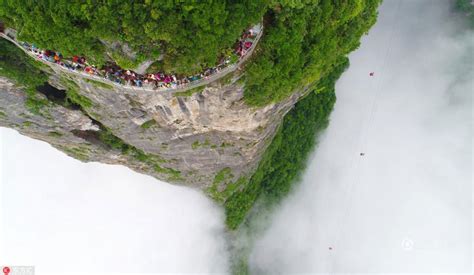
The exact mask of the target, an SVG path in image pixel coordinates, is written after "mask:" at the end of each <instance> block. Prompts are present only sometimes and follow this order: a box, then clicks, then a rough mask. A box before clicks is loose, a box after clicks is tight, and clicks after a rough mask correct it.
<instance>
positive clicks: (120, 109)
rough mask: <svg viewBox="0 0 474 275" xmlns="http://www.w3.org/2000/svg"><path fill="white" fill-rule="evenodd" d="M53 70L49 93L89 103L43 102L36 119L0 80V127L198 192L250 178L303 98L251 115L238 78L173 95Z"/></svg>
mask: <svg viewBox="0 0 474 275" xmlns="http://www.w3.org/2000/svg"><path fill="white" fill-rule="evenodd" d="M51 69H52V71H50V72H49V81H48V82H49V84H50V85H51V86H53V87H55V88H57V89H59V90H60V92H63V93H64V92H65V91H68V90H71V89H73V90H74V92H75V93H77V94H79V95H81V96H83V97H85V98H86V99H88V102H89V103H90V104H87V105H86V106H82V108H71V106H63V105H61V104H59V103H57V102H54V100H51V98H49V101H50V102H49V104H48V106H47V107H46V108H47V113H48V115H47V116H44V115H43V116H41V115H38V114H35V113H32V112H31V111H30V110H29V109H28V108H27V107H26V106H25V103H26V99H27V95H26V93H25V89H24V88H23V87H21V86H20V85H16V84H15V83H14V82H12V81H11V80H9V79H7V78H5V77H0V91H1V92H0V111H1V113H0V126H3V127H11V128H14V129H16V130H18V131H19V132H20V133H22V134H24V135H27V136H30V137H32V138H36V139H40V140H43V141H46V142H48V143H50V144H51V145H52V146H54V147H56V148H58V149H59V150H62V151H63V152H65V153H66V154H68V155H70V156H72V157H75V158H77V159H79V160H81V161H86V162H87V161H98V162H103V163H109V164H121V165H125V166H128V167H130V168H132V169H133V170H135V171H138V172H141V173H146V174H150V175H152V176H154V177H156V178H158V179H160V180H164V181H168V182H173V183H179V184H185V185H188V186H193V187H197V188H200V189H204V190H205V189H206V188H208V187H209V186H210V185H212V183H213V181H214V178H215V176H216V175H217V174H219V172H221V171H223V170H224V169H226V171H227V173H229V171H230V173H231V174H232V175H233V179H235V180H237V179H239V178H240V177H246V176H249V175H250V174H251V173H252V171H253V169H254V168H255V167H256V165H257V164H258V161H259V159H260V157H261V155H262V153H263V152H264V150H265V148H266V146H267V145H268V144H269V142H270V141H271V139H272V138H273V136H274V134H275V131H276V129H277V128H278V126H279V125H280V122H281V120H282V117H283V116H284V114H285V113H286V112H287V111H289V110H290V109H291V107H292V106H293V105H294V103H295V102H296V101H297V99H298V98H299V96H300V95H301V94H300V93H295V94H294V95H293V96H292V97H291V98H288V99H287V100H285V101H283V102H280V103H278V104H271V105H268V106H265V107H263V108H253V107H249V106H247V105H246V104H245V103H244V101H243V100H242V98H243V85H244V83H242V82H241V81H240V80H239V72H238V71H236V72H234V73H232V74H229V75H227V76H226V77H224V78H222V79H219V80H217V81H214V82H212V83H210V84H208V85H207V86H205V87H203V88H198V89H195V90H191V91H187V92H185V93H174V94H173V93H167V92H157V91H146V90H136V89H131V88H130V87H128V88H125V87H123V88H121V87H119V86H117V85H107V84H104V83H101V82H96V81H92V80H90V79H87V78H83V77H81V76H79V75H77V74H71V73H67V72H64V71H62V70H59V69H57V68H55V66H54V65H51ZM38 96H39V97H43V98H44V99H48V97H46V96H45V95H44V94H41V93H38ZM104 129H105V130H106V131H107V133H108V134H109V135H110V134H113V136H115V137H116V138H118V139H117V140H119V141H120V142H122V143H123V144H122V145H124V144H125V145H126V146H125V147H124V146H122V147H121V148H117V147H115V146H111V145H110V144H109V143H107V142H104V141H103V139H101V138H100V137H101V135H100V134H98V133H99V132H103V131H104ZM114 141H116V140H114ZM124 148H126V150H124ZM229 169H230V170H229ZM227 183H228V181H224V182H223V184H227ZM224 188H225V186H218V189H219V190H223V189H224Z"/></svg>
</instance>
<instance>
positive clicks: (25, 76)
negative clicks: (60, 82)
mask: <svg viewBox="0 0 474 275" xmlns="http://www.w3.org/2000/svg"><path fill="white" fill-rule="evenodd" d="M0 52H1V54H0V75H1V76H4V77H6V78H8V79H10V80H12V81H14V82H15V83H16V84H17V85H18V86H22V87H24V91H25V94H26V100H25V107H26V108H27V109H28V110H29V111H30V112H32V113H33V114H36V115H42V116H45V117H48V116H49V113H48V111H47V107H48V106H50V102H49V101H48V100H47V99H45V98H44V97H42V96H41V95H39V94H38V92H37V90H36V89H37V87H39V86H41V85H43V84H44V83H45V82H47V81H48V76H47V74H46V73H45V72H44V71H43V70H42V68H43V67H44V65H43V64H41V63H40V62H38V61H35V60H34V59H32V58H30V57H29V56H27V55H26V54H25V53H24V52H23V51H22V50H20V49H18V48H17V47H16V46H15V45H14V44H12V43H11V42H9V41H7V40H6V39H0Z"/></svg>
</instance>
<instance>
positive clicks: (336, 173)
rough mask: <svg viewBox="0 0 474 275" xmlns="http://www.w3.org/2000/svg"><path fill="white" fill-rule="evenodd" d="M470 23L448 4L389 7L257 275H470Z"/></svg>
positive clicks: (282, 213)
mask: <svg viewBox="0 0 474 275" xmlns="http://www.w3.org/2000/svg"><path fill="white" fill-rule="evenodd" d="M462 17H463V16H462V15H460V14H455V13H453V12H452V8H451V7H450V2H449V1H443V0H438V1H432V0H419V1H418V0H417V1H410V0H404V1H395V0H393V1H384V3H383V4H382V6H381V8H380V14H379V19H378V22H377V24H376V25H375V27H374V28H373V29H371V31H370V34H369V35H368V36H366V37H365V38H364V39H363V40H362V45H361V47H360V49H358V50H357V51H355V52H354V53H353V54H351V56H350V61H351V66H350V68H349V70H348V71H347V72H346V73H344V74H343V76H342V78H341V79H340V80H339V81H338V83H337V86H336V94H337V95H338V101H337V102H336V105H335V109H334V111H333V113H332V116H331V122H330V124H329V128H328V129H327V131H326V133H325V134H324V136H322V137H321V139H320V143H319V146H318V148H317V150H316V152H315V155H314V157H313V159H312V160H311V162H310V165H309V167H308V169H307V171H306V172H305V174H304V177H303V179H302V181H303V182H302V184H301V185H300V186H299V187H298V188H297V190H295V191H294V192H293V194H292V195H291V196H290V197H289V198H287V199H286V201H285V202H284V203H283V205H282V206H281V208H280V209H279V210H278V211H277V212H276V213H275V215H274V216H273V218H272V222H271V225H270V226H268V228H269V229H268V230H267V231H266V232H265V233H264V235H263V236H262V237H261V239H260V240H259V241H257V243H256V246H255V248H254V250H253V252H252V254H251V256H250V265H251V270H252V273H254V274H295V273H317V272H322V273H326V272H329V273H333V272H348V273H369V272H375V273H397V272H413V273H418V272H449V273H450V274H453V273H456V272H459V273H461V272H466V273H470V271H471V262H472V250H471V244H472V235H471V234H472V225H471V221H472V212H471V211H472V186H471V184H472V178H471V177H472V175H471V169H472V144H471V141H472V113H471V111H472V92H473V79H474V73H473V52H474V33H473V32H472V31H469V30H468V29H467V26H465V25H464V21H463V18H462ZM370 72H374V73H375V74H374V76H373V77H370V76H369V73H370ZM360 153H364V156H361V155H360Z"/></svg>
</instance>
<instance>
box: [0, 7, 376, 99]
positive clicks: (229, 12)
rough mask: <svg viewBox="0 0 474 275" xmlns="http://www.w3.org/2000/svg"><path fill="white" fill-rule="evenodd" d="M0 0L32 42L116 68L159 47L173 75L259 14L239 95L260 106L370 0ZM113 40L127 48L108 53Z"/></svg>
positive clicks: (294, 79) (216, 52)
mask: <svg viewBox="0 0 474 275" xmlns="http://www.w3.org/2000/svg"><path fill="white" fill-rule="evenodd" d="M0 2H2V4H1V5H0V19H1V20H3V21H5V22H6V23H7V24H8V25H11V26H13V27H15V28H16V29H18V30H19V36H20V39H22V40H25V41H28V42H33V43H36V44H37V46H39V47H41V48H51V49H54V50H58V51H61V52H62V53H63V55H66V56H68V55H69V56H70V55H73V54H83V55H85V56H87V57H88V58H89V59H92V60H93V61H94V62H95V63H99V64H100V63H103V62H104V61H105V60H106V59H107V58H109V59H112V60H114V61H116V62H117V63H118V64H119V65H122V66H123V67H134V66H135V65H137V63H139V62H140V61H143V60H145V59H156V58H157V57H158V56H159V55H160V54H163V56H164V59H163V61H162V62H160V64H159V66H158V68H161V69H163V70H164V71H166V72H172V73H178V74H191V73H196V72H200V71H201V70H202V69H203V68H204V67H208V66H213V65H215V64H216V62H217V61H218V59H219V58H220V57H221V56H222V55H223V54H224V53H225V52H226V51H228V49H229V48H230V47H231V46H232V45H233V43H234V42H235V41H236V39H237V38H238V37H239V35H240V34H241V33H242V31H243V30H244V29H245V28H247V27H249V26H251V25H252V24H255V23H258V22H261V21H262V19H263V21H264V25H265V34H264V36H263V38H262V40H261V42H260V44H259V45H258V47H259V48H258V50H257V51H256V53H255V58H254V59H253V62H251V64H249V65H248V67H247V70H246V77H245V80H246V91H245V99H246V101H247V103H249V104H251V105H257V106H262V105H265V104H268V103H270V102H275V101H279V100H282V99H284V98H286V97H287V96H289V95H290V94H291V93H292V92H293V91H294V90H295V89H297V88H300V87H304V86H306V85H310V84H314V83H315V82H316V81H317V80H318V79H320V78H322V77H324V76H325V75H326V74H327V73H328V72H329V71H331V69H332V67H333V66H334V64H335V62H336V60H339V58H341V57H342V56H345V55H346V54H347V53H349V52H350V51H352V50H354V49H355V48H357V46H358V45H359V39H360V37H361V36H362V34H364V33H365V32H367V31H368V29H369V28H370V26H371V25H372V24H373V23H374V22H375V19H376V13H377V12H376V9H377V7H378V4H379V3H380V0H240V1H234V0H222V1H214V0H204V1H197V0H160V1H153V0H137V1H118V0H109V1H99V0H83V1H79V0H74V1H70V0H56V1H46V0H38V1H28V0H0ZM113 42H120V44H121V45H125V44H126V45H128V46H129V47H130V48H131V49H132V50H133V52H135V53H137V54H136V55H135V56H133V55H132V56H131V57H130V55H127V54H124V53H123V52H120V51H119V52H114V51H115V50H111V46H110V45H111V43H113ZM114 49H116V47H115V48H114ZM105 53H107V54H105ZM130 59H132V60H130Z"/></svg>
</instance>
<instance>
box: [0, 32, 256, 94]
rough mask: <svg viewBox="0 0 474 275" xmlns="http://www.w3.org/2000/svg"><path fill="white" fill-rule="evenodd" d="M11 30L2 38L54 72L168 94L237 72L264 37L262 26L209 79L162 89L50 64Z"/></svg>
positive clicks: (202, 84)
mask: <svg viewBox="0 0 474 275" xmlns="http://www.w3.org/2000/svg"><path fill="white" fill-rule="evenodd" d="M9 30H10V32H8V31H6V32H5V33H0V36H1V37H2V38H4V39H7V40H8V41H10V42H12V43H13V44H15V45H16V46H17V47H19V48H20V49H22V50H23V51H24V52H25V53H26V54H27V55H29V56H30V57H32V58H34V59H35V60H38V61H40V62H42V63H43V64H45V65H47V66H49V67H51V68H52V69H53V70H54V69H59V70H61V71H63V72H66V73H70V74H74V75H78V76H80V77H83V78H87V79H91V80H95V81H100V82H102V83H104V84H108V85H112V86H115V87H119V88H125V89H131V90H134V91H135V90H141V91H147V92H166V93H176V92H184V91H187V90H191V89H194V88H197V87H200V86H204V85H207V84H209V83H211V82H214V81H217V80H219V79H220V78H222V77H224V76H226V75H227V74H229V73H231V72H233V71H235V70H236V69H237V68H238V67H240V65H242V64H243V63H244V62H245V61H246V60H247V59H248V58H249V57H250V56H251V55H252V54H253V51H254V50H255V48H256V46H257V44H258V42H259V40H260V38H261V37H262V35H263V26H262V27H261V28H260V31H259V32H258V33H257V35H256V37H255V39H254V40H253V43H252V45H251V47H250V48H249V49H248V50H247V53H246V54H245V55H244V56H242V57H241V58H240V59H239V61H238V62H237V63H234V64H230V65H227V66H226V67H224V68H222V69H220V70H219V71H217V72H216V73H214V74H212V75H210V76H208V77H204V78H201V79H198V80H195V81H191V82H189V83H186V84H181V85H179V86H176V87H171V88H162V87H144V86H142V87H138V86H134V85H128V84H119V83H116V82H114V81H112V80H109V79H107V78H105V77H101V76H98V75H93V74H88V73H86V72H83V71H77V70H72V69H68V68H66V67H64V66H61V65H60V64H57V63H53V62H49V61H46V60H44V59H42V58H38V57H37V56H36V55H35V54H34V53H33V52H31V51H29V50H27V49H26V48H25V47H24V46H23V45H21V44H20V43H19V42H18V41H17V40H16V35H14V33H15V31H12V29H9ZM8 34H10V35H8ZM12 36H13V37H12ZM145 85H146V84H145Z"/></svg>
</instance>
